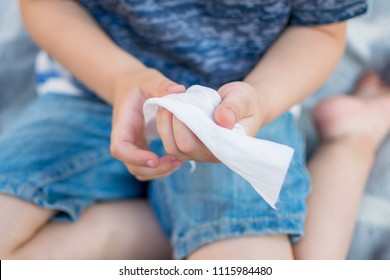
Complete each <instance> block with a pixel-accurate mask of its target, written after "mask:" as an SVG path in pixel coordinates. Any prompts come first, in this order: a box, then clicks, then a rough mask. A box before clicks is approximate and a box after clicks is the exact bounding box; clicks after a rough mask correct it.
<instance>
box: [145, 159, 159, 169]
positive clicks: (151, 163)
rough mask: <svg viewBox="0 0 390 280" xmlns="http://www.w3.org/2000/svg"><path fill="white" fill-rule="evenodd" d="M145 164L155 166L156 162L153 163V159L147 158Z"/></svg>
mask: <svg viewBox="0 0 390 280" xmlns="http://www.w3.org/2000/svg"><path fill="white" fill-rule="evenodd" d="M146 165H147V166H148V167H156V166H157V165H156V163H155V162H154V161H153V160H151V159H148V160H147V161H146Z"/></svg>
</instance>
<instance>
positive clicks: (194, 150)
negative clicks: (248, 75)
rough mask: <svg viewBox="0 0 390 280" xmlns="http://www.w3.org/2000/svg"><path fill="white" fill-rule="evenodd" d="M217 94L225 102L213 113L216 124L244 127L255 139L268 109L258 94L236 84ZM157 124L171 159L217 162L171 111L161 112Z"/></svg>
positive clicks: (225, 87) (225, 86)
mask: <svg viewBox="0 0 390 280" xmlns="http://www.w3.org/2000/svg"><path fill="white" fill-rule="evenodd" d="M218 93H219V94H220V95H221V97H222V102H221V104H220V105H219V106H218V107H217V108H216V110H215V112H214V120H215V122H216V123H217V124H219V125H220V126H223V127H226V128H229V129H232V128H233V126H234V125H235V124H236V123H237V122H238V123H240V124H241V125H243V126H244V128H245V130H246V133H247V134H248V135H250V136H255V135H256V133H257V131H258V130H259V128H260V126H261V124H262V120H263V116H264V113H265V108H264V107H265V106H261V105H260V100H259V99H260V98H259V94H258V93H257V92H256V90H255V89H254V88H253V87H252V86H251V85H249V84H247V83H245V82H233V83H228V84H226V85H224V86H222V87H221V88H220V89H219V90H218ZM156 121H157V129H158V132H159V134H160V136H161V139H162V141H163V143H164V147H165V150H166V151H167V153H168V154H169V155H172V156H174V157H175V158H177V159H179V160H181V161H185V160H196V161H203V162H218V160H217V159H216V158H215V157H214V155H213V154H211V153H210V151H209V150H208V149H207V148H206V147H205V146H204V145H203V143H202V142H200V140H199V139H198V138H197V137H196V136H195V135H194V134H193V133H192V132H191V131H190V130H189V129H188V128H187V127H186V126H185V125H184V124H183V123H182V122H180V121H179V120H178V119H176V118H175V117H174V116H173V115H172V114H171V113H170V112H169V111H167V110H165V109H160V110H159V111H158V113H157V117H156Z"/></svg>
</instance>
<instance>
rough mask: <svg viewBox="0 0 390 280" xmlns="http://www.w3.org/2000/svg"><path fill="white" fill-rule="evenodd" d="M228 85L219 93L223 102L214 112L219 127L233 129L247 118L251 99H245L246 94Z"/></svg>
mask: <svg viewBox="0 0 390 280" xmlns="http://www.w3.org/2000/svg"><path fill="white" fill-rule="evenodd" d="M228 85H229V84H228ZM228 85H226V86H224V87H222V88H221V89H220V90H219V91H218V93H219V94H220V95H221V97H222V102H221V104H219V105H218V107H217V108H216V109H215V111H214V120H215V122H216V123H217V124H218V125H220V126H223V127H226V128H229V129H232V128H233V127H234V125H235V124H236V123H237V122H239V121H240V120H241V119H243V118H245V117H247V115H248V109H249V104H248V103H249V99H248V98H245V94H244V92H239V91H238V89H237V88H235V87H228Z"/></svg>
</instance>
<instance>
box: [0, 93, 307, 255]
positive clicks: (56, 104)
mask: <svg viewBox="0 0 390 280" xmlns="http://www.w3.org/2000/svg"><path fill="white" fill-rule="evenodd" d="M111 114H112V108H111V107H110V106H109V105H107V104H106V103H104V102H103V101H101V100H100V99H98V98H96V97H93V96H82V97H79V96H70V95H62V94H47V95H43V96H40V97H39V98H37V99H36V100H35V101H34V102H33V103H32V104H31V105H30V106H29V107H28V108H27V109H26V110H25V111H24V112H23V113H22V114H21V115H20V116H19V118H18V120H16V122H15V123H14V125H13V126H12V128H11V129H8V130H7V131H6V132H5V133H4V134H3V135H2V136H1V137H0V193H3V194H8V195H12V196H16V197H19V198H20V199H22V200H25V201H29V202H32V203H35V204H37V205H39V206H41V207H44V208H49V209H54V210H56V214H55V216H54V217H53V218H52V219H53V220H54V221H77V219H78V218H79V216H80V214H81V213H82V212H83V211H84V210H85V208H86V207H88V206H91V205H93V204H94V203H101V202H104V201H108V200H120V199H136V198H147V199H149V201H150V204H151V207H152V209H153V211H154V213H155V215H156V217H157V220H158V221H159V223H160V225H161V226H162V228H163V230H164V231H165V233H166V234H167V236H168V237H169V238H170V240H171V242H172V246H173V248H174V257H175V258H177V259H181V258H185V257H187V256H188V255H189V254H190V253H191V252H193V251H194V250H196V249H198V248H199V247H201V246H203V245H206V244H208V243H211V242H214V241H217V240H220V239H225V238H231V237H238V236H246V235H264V234H286V235H289V236H290V238H291V240H292V242H294V240H297V238H299V236H301V235H302V234H303V229H304V220H305V216H306V202H305V201H306V198H307V195H308V192H309V190H310V183H309V177H308V173H307V171H306V168H305V164H304V154H303V153H304V147H303V138H302V136H301V134H300V132H299V130H298V127H297V125H296V123H295V119H294V117H293V116H292V114H291V113H286V114H284V115H282V116H281V117H279V118H278V119H277V120H275V121H274V122H272V123H271V124H269V125H267V126H265V127H263V128H262V129H261V131H260V132H259V134H258V137H259V138H263V139H267V140H271V141H274V142H278V143H282V144H286V145H288V146H291V147H293V148H294V149H295V153H294V157H293V161H292V163H291V165H290V168H289V171H288V174H287V176H286V179H285V182H284V185H283V187H282V191H281V194H280V199H279V202H278V204H277V207H278V210H274V209H272V208H271V207H269V206H268V205H267V203H265V201H264V200H263V199H262V198H261V197H260V196H259V195H258V194H257V193H256V191H255V190H254V189H253V188H252V187H251V186H250V185H249V184H248V183H247V182H246V181H245V180H244V179H242V178H241V177H240V176H238V175H236V174H235V173H234V172H232V171H230V170H229V169H228V168H227V167H225V166H224V165H223V164H208V163H198V164H197V167H196V169H195V171H194V172H190V169H191V165H190V164H189V163H185V164H184V165H183V166H182V167H181V168H180V169H179V170H177V171H176V172H174V173H173V174H172V175H170V176H168V177H165V178H163V179H160V180H155V181H151V182H149V183H144V182H139V181H137V180H136V179H135V178H134V177H133V176H132V175H131V174H129V172H128V171H127V169H126V168H125V167H124V165H123V164H122V163H121V162H120V161H118V160H116V159H114V158H113V157H112V156H111V154H110V151H109V145H110V132H111ZM151 149H152V150H154V151H155V152H156V153H158V154H163V153H164V149H163V145H162V143H161V141H156V142H153V143H151Z"/></svg>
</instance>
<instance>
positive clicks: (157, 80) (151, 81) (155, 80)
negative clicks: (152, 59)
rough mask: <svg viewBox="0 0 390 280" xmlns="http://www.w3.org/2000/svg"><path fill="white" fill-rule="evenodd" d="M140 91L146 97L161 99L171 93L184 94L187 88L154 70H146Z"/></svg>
mask: <svg viewBox="0 0 390 280" xmlns="http://www.w3.org/2000/svg"><path fill="white" fill-rule="evenodd" d="M140 89H141V91H142V92H143V93H144V95H145V96H146V97H160V96H164V95H167V94H171V93H183V92H185V90H186V88H185V86H183V85H180V84H178V83H175V82H173V81H171V80H170V79H168V78H167V77H165V76H164V75H163V74H162V73H161V72H160V71H158V70H156V69H152V68H148V69H147V70H145V74H144V75H142V78H141V81H140Z"/></svg>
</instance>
